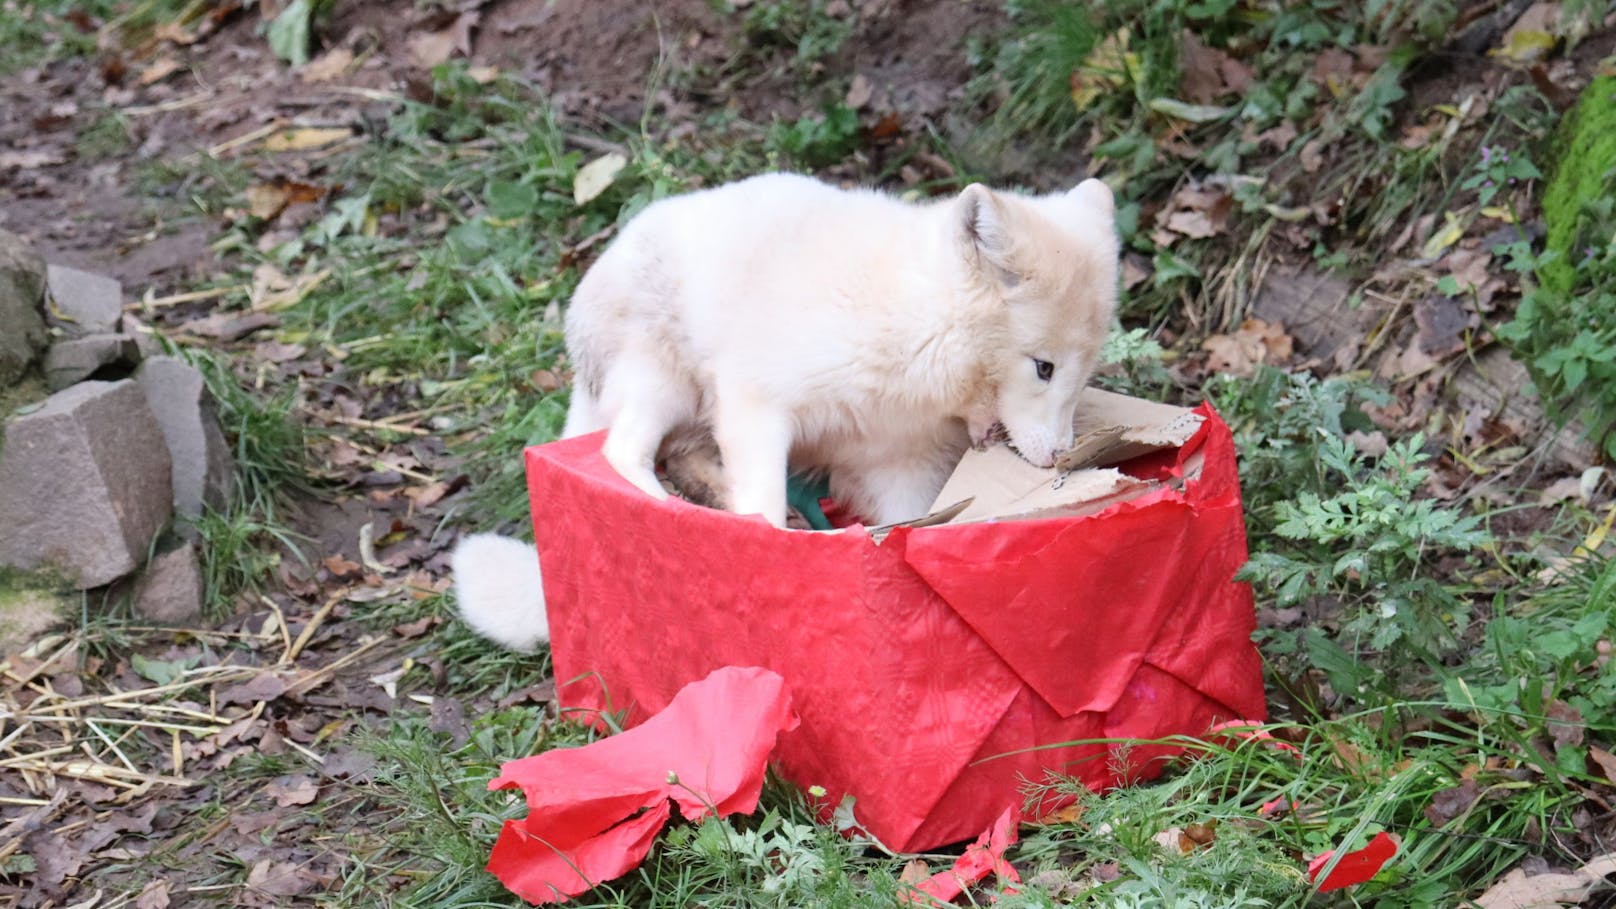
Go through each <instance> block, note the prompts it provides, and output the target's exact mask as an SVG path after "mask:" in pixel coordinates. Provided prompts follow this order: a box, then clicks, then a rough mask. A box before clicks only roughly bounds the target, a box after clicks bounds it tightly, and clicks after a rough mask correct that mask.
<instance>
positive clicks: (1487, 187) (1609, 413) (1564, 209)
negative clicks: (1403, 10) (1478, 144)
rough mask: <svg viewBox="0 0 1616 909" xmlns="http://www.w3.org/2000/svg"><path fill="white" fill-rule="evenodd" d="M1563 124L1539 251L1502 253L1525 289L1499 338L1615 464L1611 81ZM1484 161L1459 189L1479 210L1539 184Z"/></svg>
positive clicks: (1495, 158)
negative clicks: (1513, 190) (1517, 188)
mask: <svg viewBox="0 0 1616 909" xmlns="http://www.w3.org/2000/svg"><path fill="white" fill-rule="evenodd" d="M1566 124H1567V125H1566V126H1565V127H1564V128H1563V134H1562V136H1561V138H1560V145H1561V148H1560V154H1559V163H1558V166H1557V167H1556V168H1555V172H1554V176H1553V178H1552V179H1550V180H1549V182H1548V185H1547V187H1546V188H1545V190H1544V194H1543V211H1544V217H1545V219H1546V220H1547V222H1548V236H1547V237H1546V239H1545V246H1544V248H1543V250H1542V251H1541V252H1538V251H1535V250H1534V248H1533V245H1532V243H1531V241H1530V240H1529V239H1528V238H1527V237H1526V236H1525V235H1524V234H1522V235H1521V236H1520V237H1519V239H1517V240H1516V241H1514V242H1513V243H1509V244H1506V245H1505V246H1504V247H1503V248H1502V250H1501V251H1502V252H1503V253H1504V254H1505V255H1507V256H1508V258H1509V260H1510V264H1509V268H1511V269H1512V270H1515V271H1519V272H1522V273H1523V275H1524V276H1528V277H1530V278H1531V279H1532V280H1531V281H1530V282H1529V283H1528V284H1527V286H1526V287H1524V288H1523V293H1522V296H1521V302H1520V305H1519V306H1517V307H1516V310H1515V317H1514V319H1513V320H1512V321H1510V322H1508V323H1506V324H1504V325H1501V326H1499V327H1498V336H1499V337H1500V338H1502V339H1503V340H1504V341H1506V342H1507V343H1508V344H1509V345H1510V347H1511V349H1512V350H1513V351H1514V352H1515V354H1516V355H1517V356H1518V357H1519V358H1520V359H1521V361H1522V362H1523V363H1525V364H1526V366H1527V368H1528V369H1529V370H1530V371H1531V374H1532V378H1533V381H1534V383H1535V384H1536V385H1537V388H1538V391H1539V392H1540V393H1541V394H1542V396H1543V399H1544V402H1545V404H1546V405H1548V409H1549V411H1550V413H1551V414H1553V415H1554V416H1555V417H1557V418H1558V420H1559V421H1560V422H1561V423H1562V424H1563V423H1565V422H1567V421H1569V420H1571V419H1573V418H1575V419H1580V420H1581V421H1582V423H1583V426H1584V428H1585V429H1586V430H1587V432H1588V436H1589V438H1590V439H1591V440H1592V441H1593V442H1594V443H1595V444H1596V445H1600V446H1601V447H1603V448H1604V450H1605V451H1606V453H1607V454H1610V455H1613V456H1616V203H1613V202H1612V199H1611V195H1610V193H1609V192H1608V191H1607V190H1606V189H1605V187H1608V186H1609V185H1610V181H1611V180H1612V179H1613V176H1616V77H1608V76H1607V77H1605V78H1602V79H1598V80H1596V81H1595V82H1594V83H1593V84H1592V85H1590V86H1589V88H1588V90H1587V91H1586V92H1585V93H1584V97H1583V101H1582V102H1581V103H1580V104H1579V105H1578V108H1577V110H1576V111H1575V112H1574V114H1573V115H1572V116H1570V117H1568V118H1567V120H1566ZM1482 152H1483V154H1482V159H1481V161H1480V162H1479V164H1478V165H1477V168H1476V173H1475V174H1473V175H1472V176H1471V177H1470V178H1469V179H1468V180H1467V181H1466V182H1465V184H1464V185H1465V186H1466V187H1467V188H1471V189H1475V190H1476V191H1477V192H1478V195H1479V196H1480V198H1481V201H1482V204H1483V205H1485V204H1487V203H1488V202H1489V201H1491V200H1492V198H1493V197H1494V195H1496V194H1497V193H1499V192H1502V191H1503V190H1505V189H1506V188H1507V187H1508V186H1509V185H1510V184H1515V183H1518V182H1525V181H1528V180H1534V179H1539V178H1540V177H1541V175H1540V174H1539V173H1538V171H1537V169H1536V168H1535V167H1533V166H1532V164H1531V162H1530V161H1529V160H1527V159H1526V158H1525V157H1524V156H1523V155H1520V154H1519V153H1517V154H1516V155H1515V156H1513V157H1512V156H1511V155H1510V153H1509V152H1508V151H1507V150H1505V149H1502V148H1497V147H1493V148H1483V149H1482ZM1506 198H1508V196H1506ZM1516 220H1517V221H1518V220H1519V219H1518V218H1517V219H1516Z"/></svg>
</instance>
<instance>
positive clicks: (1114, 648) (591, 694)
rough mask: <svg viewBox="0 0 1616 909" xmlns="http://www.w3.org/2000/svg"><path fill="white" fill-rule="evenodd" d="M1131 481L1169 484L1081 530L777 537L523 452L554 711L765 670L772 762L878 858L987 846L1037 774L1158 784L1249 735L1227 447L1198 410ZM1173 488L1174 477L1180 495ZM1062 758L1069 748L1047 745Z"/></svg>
mask: <svg viewBox="0 0 1616 909" xmlns="http://www.w3.org/2000/svg"><path fill="white" fill-rule="evenodd" d="M1196 412H1197V413H1199V414H1201V415H1202V416H1203V417H1204V418H1205V419H1204V421H1203V422H1202V423H1201V425H1200V428H1199V429H1198V430H1196V431H1195V434H1194V435H1193V436H1192V437H1191V438H1190V439H1189V441H1188V442H1186V443H1185V444H1183V445H1182V446H1181V447H1179V448H1178V449H1177V450H1176V451H1171V450H1169V451H1168V452H1165V453H1158V454H1157V455H1154V456H1147V457H1144V458H1140V459H1137V460H1136V461H1134V462H1129V463H1128V464H1125V465H1123V470H1124V472H1126V473H1132V474H1135V475H1141V476H1144V475H1148V476H1151V477H1155V478H1159V479H1166V480H1169V481H1171V480H1172V479H1173V478H1178V479H1179V482H1176V483H1175V482H1166V483H1161V484H1159V485H1158V486H1157V488H1155V489H1154V490H1153V491H1151V492H1148V493H1147V494H1145V495H1143V496H1142V497H1139V498H1135V499H1133V500H1131V501H1125V502H1121V503H1118V504H1113V505H1110V506H1109V507H1106V508H1105V509H1104V510H1103V511H1100V512H1098V513H1094V514H1088V515H1082V516H1057V517H1048V518H1034V519H1027V520H1006V521H996V522H990V523H968V524H954V525H943V526H933V527H923V528H911V527H899V528H897V529H895V530H893V531H892V532H891V533H890V534H888V535H887V536H886V537H885V539H884V540H882V541H881V542H879V543H877V542H876V541H875V540H874V539H873V538H872V537H871V536H870V535H869V534H868V533H867V532H866V531H865V529H864V528H862V527H856V526H855V527H852V528H847V529H843V530H840V531H831V532H808V531H791V530H780V529H776V528H774V527H771V526H769V525H768V524H767V523H766V522H764V521H763V520H762V519H761V518H758V517H753V516H740V515H735V514H730V513H727V512H722V511H715V510H712V509H708V508H703V507H700V506H696V505H692V504H689V503H687V502H684V501H681V500H679V499H677V498H670V499H669V500H668V501H666V502H657V501H654V500H652V499H651V498H650V497H648V496H646V495H645V494H644V493H643V492H640V491H639V490H638V489H636V488H634V487H633V486H631V485H630V484H629V483H628V482H627V481H625V480H623V479H622V478H621V477H620V476H618V474H617V473H616V472H615V471H614V470H613V469H612V468H611V467H610V466H609V465H607V463H606V461H605V459H604V458H602V457H601V455H600V445H601V441H602V439H603V438H604V436H603V434H601V433H596V434H592V435H588V436H581V437H578V438H573V439H567V440H563V441H559V442H554V443H551V444H548V445H541V446H536V447H532V448H529V449H527V451H526V458H527V472H528V486H529V492H530V495H531V498H532V507H533V524H534V532H535V539H536V543H537V546H538V550H539V560H540V565H541V568H542V571H543V576H544V594H545V603H546V609H547V611H548V613H549V619H550V631H551V653H552V657H553V662H554V666H555V676H556V679H557V682H558V684H559V686H560V687H559V696H560V701H561V704H562V706H563V708H565V709H570V710H579V711H606V712H609V713H612V714H615V715H617V716H620V717H623V718H625V720H626V723H627V724H628V725H634V724H636V723H638V722H640V721H642V720H643V719H644V718H645V717H647V716H649V715H650V714H652V713H655V712H657V711H659V710H661V709H663V708H664V707H666V706H667V704H668V703H669V701H670V699H671V698H672V697H673V696H674V694H675V693H677V692H678V691H679V689H680V688H681V687H683V686H684V685H686V684H688V683H690V682H693V681H695V680H698V679H701V678H703V677H705V676H706V675H707V674H708V673H710V672H712V671H713V670H714V669H717V668H719V667H722V666H759V667H764V668H767V669H771V670H773V671H774V672H777V673H779V674H780V675H781V676H783V677H784V678H785V680H786V683H787V685H788V686H789V689H790V692H791V697H792V702H793V704H794V705H795V708H796V710H797V712H798V714H799V716H800V717H801V721H802V722H801V725H800V726H798V727H797V729H796V730H794V731H792V732H790V733H786V734H784V735H782V736H781V737H780V740H779V743H778V744H777V746H776V748H775V751H774V760H775V762H776V765H777V767H778V769H779V771H780V772H781V773H782V775H784V776H785V777H786V778H787V779H790V780H792V781H794V782H796V783H797V784H798V785H801V786H803V787H809V786H816V785H817V786H822V787H824V789H825V790H826V795H825V796H824V799H823V803H824V806H825V811H826V813H827V814H828V813H829V812H830V811H831V810H832V809H833V808H834V807H835V806H836V805H838V804H839V803H840V802H841V801H842V799H843V797H844V795H851V796H853V798H854V799H855V801H854V803H853V815H854V819H855V820H856V821H857V822H858V824H859V825H860V826H862V827H863V828H864V829H865V830H866V831H868V832H869V833H870V834H872V835H873V836H875V837H876V838H877V839H879V840H881V841H882V842H883V843H885V844H886V845H887V846H888V847H890V848H892V849H895V850H898V851H904V852H913V851H923V850H927V849H932V848H935V847H937V846H940V845H943V844H947V843H952V842H957V841H961V840H967V839H970V838H971V837H974V836H976V835H978V834H980V833H981V832H982V831H983V830H984V829H986V828H987V827H988V826H989V825H990V824H992V823H993V821H994V819H995V818H996V817H998V816H999V815H1001V814H1002V813H1003V812H1004V810H1005V809H1006V808H1007V807H1009V806H1012V805H1017V806H1019V805H1020V804H1021V801H1022V799H1023V791H1024V789H1025V785H1026V783H1027V782H1028V781H1035V782H1036V781H1042V780H1044V779H1045V778H1046V776H1047V774H1046V771H1055V772H1058V773H1061V774H1066V775H1070V776H1072V777H1075V778H1077V779H1080V780H1081V781H1082V782H1083V783H1084V784H1086V785H1088V786H1090V787H1091V788H1096V789H1098V788H1103V787H1108V786H1112V785H1115V784H1117V783H1119V782H1124V781H1126V780H1135V779H1142V778H1144V777H1146V776H1148V775H1151V774H1153V773H1156V772H1159V770H1160V767H1161V763H1162V762H1161V761H1160V758H1163V757H1165V756H1169V755H1172V754H1175V753H1177V751H1178V749H1176V748H1174V747H1171V746H1169V745H1166V744H1136V743H1132V742H1127V741H1122V740H1154V739H1161V738H1165V737H1169V736H1174V735H1199V734H1201V733H1203V732H1205V731H1206V730H1207V729H1208V727H1209V726H1210V725H1212V724H1213V723H1214V722H1216V721H1218V720H1225V719H1230V718H1241V719H1254V720H1255V719H1261V718H1262V717H1263V715H1264V702H1263V686H1262V670H1261V663H1260V660H1259V658H1258V655H1257V652H1256V649H1255V648H1254V646H1253V645H1252V642H1251V633H1252V630H1253V629H1254V628H1255V613H1254V609H1253V604H1252V595H1251V591H1250V588H1249V587H1247V586H1246V585H1244V584H1238V583H1235V582H1234V581H1233V580H1232V578H1233V576H1234V574H1235V571H1236V570H1237V569H1239V568H1240V566H1241V565H1242V564H1244V563H1245V561H1246V541H1245V526H1244V521H1243V517H1242V513H1241V506H1240V487H1239V478H1238V474H1237V472H1236V465H1235V451H1234V444H1233V440H1232V438H1231V436H1230V433H1229V429H1228V427H1227V426H1226V425H1225V424H1224V423H1223V421H1222V420H1221V419H1219V418H1218V417H1217V415H1216V413H1215V412H1213V411H1212V409H1211V408H1210V407H1209V406H1206V405H1203V406H1202V407H1201V408H1199V409H1198V410H1197V411H1196ZM1186 477H1188V479H1185V478H1186ZM1063 742H1078V744H1068V745H1062V746H1060V747H1054V748H1044V747H1040V746H1046V745H1053V744H1056V743H1063Z"/></svg>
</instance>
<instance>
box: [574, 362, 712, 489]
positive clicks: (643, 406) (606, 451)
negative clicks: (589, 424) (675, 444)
mask: <svg viewBox="0 0 1616 909" xmlns="http://www.w3.org/2000/svg"><path fill="white" fill-rule="evenodd" d="M696 401H697V393H696V389H695V388H694V387H692V386H691V385H690V383H689V382H688V381H686V380H683V379H682V378H680V377H678V376H671V375H668V374H667V372H666V371H665V370H663V369H660V368H658V363H657V362H656V360H655V359H654V358H649V357H644V356H641V355H637V354H635V353H633V352H630V351H624V352H623V353H622V354H621V355H620V356H619V357H618V359H617V361H616V362H614V363H613V364H612V367H611V369H610V371H608V372H607V373H606V378H605V381H604V382H602V383H601V393H600V400H599V402H598V403H599V406H600V416H603V417H605V421H606V423H607V425H609V426H610V427H611V429H609V430H608V431H607V433H606V444H605V445H604V446H602V448H601V454H603V455H604V456H605V457H606V463H608V464H610V465H612V468H613V469H614V470H616V471H617V472H618V473H619V474H621V475H622V477H623V479H625V480H628V481H629V482H630V483H633V484H634V485H635V486H638V487H639V488H640V489H641V490H643V491H644V492H645V493H646V494H647V495H650V496H653V497H654V498H656V499H659V500H661V499H666V498H667V497H668V491H667V490H666V489H663V488H662V481H660V480H658V479H657V474H656V457H657V450H658V449H659V448H661V447H662V440H663V439H664V438H666V437H667V435H668V433H669V432H671V431H672V430H673V429H674V428H675V427H678V426H680V425H682V424H685V423H689V422H690V421H691V420H693V419H694V418H695V416H696Z"/></svg>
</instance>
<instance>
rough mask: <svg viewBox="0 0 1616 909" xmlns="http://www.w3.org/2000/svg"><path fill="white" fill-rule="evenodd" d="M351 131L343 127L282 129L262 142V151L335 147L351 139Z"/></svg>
mask: <svg viewBox="0 0 1616 909" xmlns="http://www.w3.org/2000/svg"><path fill="white" fill-rule="evenodd" d="M352 136H353V130H351V129H348V128H347V127H345V126H307V127H295V128H293V129H283V130H281V131H280V132H278V133H275V134H274V135H272V136H270V137H269V138H267V139H265V140H264V151H267V152H284V151H310V150H312V149H316V148H325V147H326V146H327V145H335V144H336V143H338V142H341V141H342V140H344V139H347V138H351V137H352Z"/></svg>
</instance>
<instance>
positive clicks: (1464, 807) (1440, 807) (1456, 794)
mask: <svg viewBox="0 0 1616 909" xmlns="http://www.w3.org/2000/svg"><path fill="white" fill-rule="evenodd" d="M1480 797H1481V787H1480V786H1478V785H1477V784H1476V781H1475V780H1474V779H1467V780H1464V781H1462V782H1460V783H1459V785H1457V786H1454V787H1452V788H1449V789H1444V790H1442V791H1441V792H1438V793H1436V794H1435V795H1433V796H1431V804H1429V805H1426V806H1425V818H1426V820H1428V821H1430V822H1431V826H1432V827H1436V828H1437V829H1441V828H1442V827H1443V826H1444V825H1446V824H1447V823H1448V822H1450V821H1452V820H1453V819H1454V818H1456V817H1458V816H1459V815H1461V814H1464V813H1465V812H1466V811H1469V810H1470V806H1471V805H1473V804H1475V802H1476V799H1478V798H1480Z"/></svg>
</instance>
